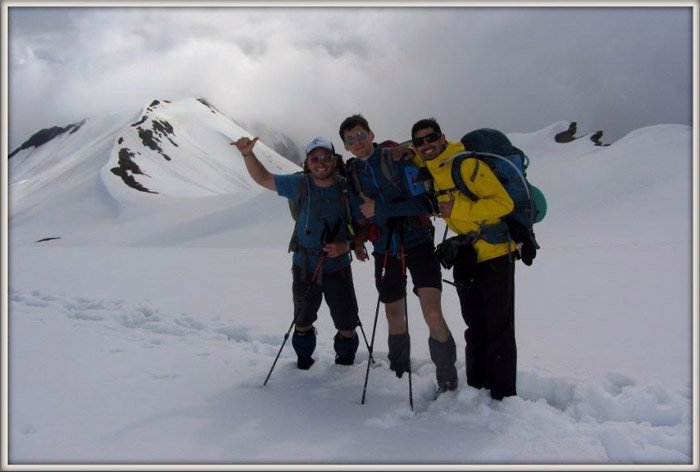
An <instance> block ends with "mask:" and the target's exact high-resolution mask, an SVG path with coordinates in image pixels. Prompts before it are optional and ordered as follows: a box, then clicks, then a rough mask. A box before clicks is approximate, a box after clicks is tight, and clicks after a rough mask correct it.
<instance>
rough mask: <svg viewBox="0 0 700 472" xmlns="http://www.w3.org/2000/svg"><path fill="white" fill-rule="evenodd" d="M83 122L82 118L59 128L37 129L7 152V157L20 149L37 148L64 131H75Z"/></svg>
mask: <svg viewBox="0 0 700 472" xmlns="http://www.w3.org/2000/svg"><path fill="white" fill-rule="evenodd" d="M84 124H85V120H82V121H81V122H79V123H72V124H70V125H68V126H65V127H63V128H61V127H60V126H53V127H51V128H44V129H42V130H40V131H37V132H36V133H34V134H33V135H32V136H31V137H30V138H29V139H28V140H26V141H25V142H24V143H23V144H22V145H21V146H20V147H18V148H17V149H15V150H14V151H12V152H11V153H10V154H9V156H8V159H9V158H10V157H12V156H14V155H15V154H17V153H18V152H19V151H21V150H22V149H28V148H30V147H35V148H37V147H39V146H41V145H42V144H46V143H48V142H49V141H51V140H52V139H53V138H55V137H56V136H60V135H62V134H63V133H65V132H68V131H70V134H72V133H75V132H76V131H78V130H79V129H80V127H81V126H83V125H84Z"/></svg>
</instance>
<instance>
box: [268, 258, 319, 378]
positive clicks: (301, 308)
mask: <svg viewBox="0 0 700 472" xmlns="http://www.w3.org/2000/svg"><path fill="white" fill-rule="evenodd" d="M325 256H326V253H325V252H323V253H321V255H320V256H319V257H318V263H317V264H316V270H314V274H313V276H312V277H311V282H310V283H309V287H308V288H307V289H306V292H305V293H304V298H302V299H301V301H300V302H299V305H297V310H296V312H295V313H294V318H293V319H292V324H290V325H289V329H287V332H286V333H285V334H284V340H283V341H282V345H281V346H280V349H279V351H277V356H275V360H274V361H273V362H272V367H270V371H269V372H268V373H267V377H265V381H264V382H263V384H262V385H261V386H260V388H262V387H264V386H265V385H267V381H268V380H270V376H271V375H272V371H273V370H274V369H275V365H277V360H278V359H279V357H280V354H282V349H284V345H285V344H286V343H287V339H289V333H291V332H292V328H293V327H294V325H295V324H296V322H297V317H298V316H299V314H300V313H301V312H302V310H303V308H305V306H306V300H307V299H308V298H309V293H311V289H312V288H313V286H314V282H315V281H316V276H317V275H318V273H319V270H320V268H321V267H322V266H323V260H324V259H325Z"/></svg>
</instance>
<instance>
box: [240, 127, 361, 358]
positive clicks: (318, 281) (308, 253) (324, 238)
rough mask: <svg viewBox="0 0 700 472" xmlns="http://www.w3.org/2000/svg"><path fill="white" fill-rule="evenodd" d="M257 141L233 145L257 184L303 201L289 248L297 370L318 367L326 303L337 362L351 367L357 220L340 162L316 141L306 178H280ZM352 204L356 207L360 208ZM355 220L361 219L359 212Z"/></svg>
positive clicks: (355, 340)
mask: <svg viewBox="0 0 700 472" xmlns="http://www.w3.org/2000/svg"><path fill="white" fill-rule="evenodd" d="M257 141H258V138H254V139H250V138H247V137H242V138H240V139H239V140H238V141H236V142H234V143H232V144H233V145H235V146H236V147H237V148H238V150H239V151H240V152H241V154H242V155H243V160H244V161H245V165H246V169H247V170H248V172H249V173H250V176H251V177H252V178H253V180H255V182H256V183H258V184H259V185H261V186H263V187H265V188H266V189H268V190H272V191H275V192H277V194H279V195H280V196H283V197H287V198H288V199H289V200H290V201H297V200H298V199H300V195H301V196H303V198H302V200H303V201H300V202H299V203H300V205H299V214H298V216H297V224H296V225H295V226H294V235H293V237H292V242H291V243H290V250H291V251H293V252H294V255H293V258H292V261H293V265H292V274H293V281H292V292H293V299H294V313H295V318H294V327H295V329H294V334H293V335H292V346H293V347H294V350H295V352H296V354H297V367H298V368H299V369H304V370H306V369H309V368H310V367H311V365H312V364H313V363H314V359H313V358H312V357H311V355H312V354H313V352H314V350H315V348H316V329H315V328H314V325H313V323H314V322H315V321H316V319H317V313H318V309H319V307H320V306H321V301H322V299H323V298H325V300H326V304H327V305H328V308H329V310H330V314H331V318H333V323H334V325H335V328H336V329H337V330H338V332H337V333H336V335H335V338H334V342H333V347H334V348H335V352H336V356H335V363H336V364H341V365H352V364H353V362H354V361H355V353H356V352H357V348H358V345H359V340H358V337H357V333H356V332H355V328H356V327H357V326H358V324H359V318H358V307H357V299H356V297H355V287H354V285H353V280H352V272H351V269H350V255H349V252H350V251H351V250H353V249H354V246H355V244H354V243H355V242H354V240H353V237H352V234H351V232H350V225H351V224H352V221H349V219H352V215H350V214H348V212H347V211H345V209H344V199H343V196H342V192H343V188H342V187H341V185H340V184H339V178H340V177H338V175H337V173H336V166H337V165H339V162H342V161H341V157H340V156H339V155H337V154H336V153H335V149H334V147H333V144H332V143H331V142H330V141H329V140H327V139H325V138H321V137H319V138H315V139H313V140H312V141H311V142H309V144H308V145H307V146H306V156H307V157H306V161H305V165H304V168H305V172H304V173H296V174H287V175H276V174H272V173H270V172H269V171H268V170H267V169H266V168H265V167H264V166H263V165H262V163H261V162H260V161H259V160H258V158H257V157H256V156H255V153H254V152H253V147H254V146H255V143H256V142H257ZM350 196H352V193H350ZM347 203H348V206H349V207H351V208H352V207H355V206H356V204H355V205H352V204H349V201H347ZM356 215H357V217H361V215H360V214H359V213H356Z"/></svg>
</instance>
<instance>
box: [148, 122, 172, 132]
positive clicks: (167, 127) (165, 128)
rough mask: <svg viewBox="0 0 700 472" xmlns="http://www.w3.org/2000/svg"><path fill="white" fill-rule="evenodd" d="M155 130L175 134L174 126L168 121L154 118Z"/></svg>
mask: <svg viewBox="0 0 700 472" xmlns="http://www.w3.org/2000/svg"><path fill="white" fill-rule="evenodd" d="M153 131H155V132H157V133H161V134H173V127H172V125H171V124H170V123H168V122H167V121H159V120H153Z"/></svg>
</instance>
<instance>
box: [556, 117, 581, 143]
mask: <svg viewBox="0 0 700 472" xmlns="http://www.w3.org/2000/svg"><path fill="white" fill-rule="evenodd" d="M575 134H576V122H575V121H572V122H571V123H569V129H567V130H566V131H562V132H561V133H557V135H556V136H554V141H556V142H558V143H570V142H571V141H573V140H574V139H576V137H575V136H574V135H575Z"/></svg>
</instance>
